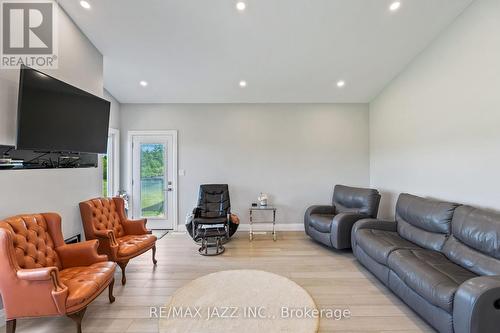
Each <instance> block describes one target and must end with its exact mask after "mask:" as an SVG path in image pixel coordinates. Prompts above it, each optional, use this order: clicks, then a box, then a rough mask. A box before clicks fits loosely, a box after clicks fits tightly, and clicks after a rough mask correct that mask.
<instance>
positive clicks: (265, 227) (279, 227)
mask: <svg viewBox="0 0 500 333" xmlns="http://www.w3.org/2000/svg"><path fill="white" fill-rule="evenodd" d="M249 230H250V224H248V223H242V224H240V226H239V227H238V231H249ZM253 230H254V231H272V230H273V225H272V224H271V223H254V224H253ZM276 231H304V224H303V223H276Z"/></svg>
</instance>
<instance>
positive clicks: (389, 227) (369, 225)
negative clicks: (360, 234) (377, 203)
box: [353, 219, 398, 232]
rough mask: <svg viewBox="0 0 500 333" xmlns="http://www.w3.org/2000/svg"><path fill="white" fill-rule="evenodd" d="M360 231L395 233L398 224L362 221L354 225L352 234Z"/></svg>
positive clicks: (381, 221) (372, 220)
mask: <svg viewBox="0 0 500 333" xmlns="http://www.w3.org/2000/svg"><path fill="white" fill-rule="evenodd" d="M360 229H376V230H384V231H397V230H398V224H397V223H396V222H395V221H387V220H378V219H362V220H359V221H357V222H356V223H355V224H354V227H353V232H354V231H356V230H360Z"/></svg>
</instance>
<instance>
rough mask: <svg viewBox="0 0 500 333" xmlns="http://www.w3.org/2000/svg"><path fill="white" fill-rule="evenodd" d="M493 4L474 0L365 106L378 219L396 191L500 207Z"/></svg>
mask: <svg viewBox="0 0 500 333" xmlns="http://www.w3.org/2000/svg"><path fill="white" fill-rule="evenodd" d="M499 125H500V1H498V0H477V1H476V2H475V3H474V4H473V5H472V6H471V7H469V9H467V10H466V11H465V12H464V13H463V14H462V16H461V17H459V18H458V20H457V21H456V22H455V23H454V24H453V25H452V26H451V27H450V28H449V29H448V30H447V31H445V32H444V33H443V34H442V35H441V36H440V37H439V38H438V39H437V40H436V41H435V42H434V43H433V44H432V45H431V46H430V47H429V48H428V49H427V50H426V51H424V52H423V54H421V55H420V56H419V57H418V58H417V59H416V60H415V61H414V62H413V63H412V64H411V65H410V66H409V68H408V69H407V70H406V71H404V72H403V73H402V74H401V75H400V76H399V77H398V78H397V79H396V80H395V81H394V82H393V83H392V84H390V85H389V86H388V87H387V88H386V89H385V90H384V91H383V93H382V94H381V95H380V96H379V97H378V98H376V99H375V100H374V101H373V102H372V103H371V104H370V132H371V133H370V154H371V158H370V169H371V172H370V178H371V186H373V187H377V188H379V189H381V190H382V191H383V194H384V195H383V199H382V208H381V216H386V217H390V216H392V215H393V214H394V212H393V211H394V204H395V200H396V199H397V195H398V194H399V193H400V192H410V193H415V194H417V195H423V196H430V197H436V198H440V199H445V200H452V201H457V202H461V203H469V204H474V205H477V206H484V207H489V208H494V209H500V200H499V199H500V177H498V174H499V170H500V154H499V152H500V130H499Z"/></svg>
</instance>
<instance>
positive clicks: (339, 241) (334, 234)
mask: <svg viewBox="0 0 500 333" xmlns="http://www.w3.org/2000/svg"><path fill="white" fill-rule="evenodd" d="M366 216H367V215H365V214H356V213H340V214H337V215H335V217H334V218H333V221H332V227H331V231H330V237H331V241H332V245H333V247H335V248H336V249H337V250H342V249H348V248H350V247H351V231H352V227H353V225H354V224H355V223H356V222H357V221H359V220H362V219H365V218H366Z"/></svg>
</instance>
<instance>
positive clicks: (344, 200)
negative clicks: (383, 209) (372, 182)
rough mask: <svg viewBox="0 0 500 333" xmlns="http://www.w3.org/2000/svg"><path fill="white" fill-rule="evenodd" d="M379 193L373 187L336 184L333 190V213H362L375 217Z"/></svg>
mask: <svg viewBox="0 0 500 333" xmlns="http://www.w3.org/2000/svg"><path fill="white" fill-rule="evenodd" d="M379 202H380V194H379V193H378V191H377V190H375V189H369V188H359V187H349V186H344V185H336V186H335V189H334V190H333V206H334V207H335V213H336V214H339V213H356V214H364V215H366V216H367V217H377V213H378V206H379Z"/></svg>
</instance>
